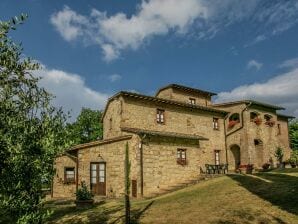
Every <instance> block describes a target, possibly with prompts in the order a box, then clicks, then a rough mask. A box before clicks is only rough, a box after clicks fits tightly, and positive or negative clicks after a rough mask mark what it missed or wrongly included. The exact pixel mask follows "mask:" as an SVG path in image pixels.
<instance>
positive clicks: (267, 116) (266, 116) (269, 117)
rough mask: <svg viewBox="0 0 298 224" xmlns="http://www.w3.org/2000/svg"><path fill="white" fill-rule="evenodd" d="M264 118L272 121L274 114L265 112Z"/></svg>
mask: <svg viewBox="0 0 298 224" xmlns="http://www.w3.org/2000/svg"><path fill="white" fill-rule="evenodd" d="M264 119H265V121H270V120H271V119H272V116H271V115H269V114H265V115H264Z"/></svg>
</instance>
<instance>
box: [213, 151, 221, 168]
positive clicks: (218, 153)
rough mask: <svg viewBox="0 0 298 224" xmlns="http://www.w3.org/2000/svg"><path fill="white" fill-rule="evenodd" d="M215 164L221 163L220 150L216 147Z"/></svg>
mask: <svg viewBox="0 0 298 224" xmlns="http://www.w3.org/2000/svg"><path fill="white" fill-rule="evenodd" d="M216 155H218V158H217V156H216ZM217 162H218V163H217ZM214 164H215V165H219V164H220V150H219V149H215V150H214Z"/></svg>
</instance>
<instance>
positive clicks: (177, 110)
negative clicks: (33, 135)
mask: <svg viewBox="0 0 298 224" xmlns="http://www.w3.org/2000/svg"><path fill="white" fill-rule="evenodd" d="M212 95H214V93H211V92H206V91H202V90H196V89H193V88H189V87H184V86H179V85H176V84H173V85H169V86H167V87H164V88H162V89H160V90H159V91H158V92H157V94H156V97H151V96H145V95H141V94H136V93H129V92H120V93H118V94H116V95H114V96H113V97H112V98H110V99H109V101H108V103H107V106H106V109H105V111H104V113H103V120H102V122H103V126H104V133H103V140H102V141H95V142H91V143H86V144H82V145H78V146H75V147H73V148H72V149H70V150H68V151H67V153H66V154H65V155H62V156H60V157H58V158H57V159H56V162H55V168H56V172H57V173H56V176H55V177H54V180H53V192H52V193H53V196H54V197H70V196H74V192H75V191H76V189H77V188H78V187H79V184H80V182H81V181H84V182H86V184H87V185H88V186H89V187H90V188H91V189H93V190H94V187H96V189H97V187H98V186H99V188H101V191H100V192H101V193H100V194H103V195H106V196H108V197H120V196H121V195H123V193H124V157H125V145H126V143H128V146H129V155H130V161H131V180H132V194H133V195H134V196H137V197H143V196H144V197H146V196H151V195H154V194H155V193H159V192H162V191H163V190H166V189H168V188H171V187H172V186H175V185H179V184H181V183H185V182H188V181H191V180H194V179H197V178H198V177H199V175H200V173H201V172H202V171H204V170H205V164H215V163H221V164H229V169H230V170H233V169H235V168H236V167H237V166H238V165H239V164H254V165H255V167H256V168H260V166H261V165H262V164H264V163H265V162H271V163H273V164H275V163H276V161H275V157H274V151H275V149H276V147H282V148H283V149H284V151H285V155H286V157H287V156H288V155H289V153H290V148H289V138H288V134H287V133H288V126H287V125H288V117H287V116H278V115H277V114H276V110H277V109H278V107H275V106H272V105H267V104H262V103H252V102H251V103H249V102H246V101H245V102H239V103H229V104H212V103H211V96H212ZM190 98H191V99H195V104H194V105H192V104H190V101H189V99H190ZM192 103H193V102H192ZM158 111H162V122H157V117H158V116H157V115H158V113H159V112H158ZM251 112H254V113H257V114H258V117H260V118H262V119H263V122H261V123H260V124H259V125H257V124H256V123H255V122H254V121H253V120H252V119H251ZM234 114H238V118H234V117H235V115H234ZM265 115H266V116H267V115H270V118H271V121H274V122H275V123H274V125H271V126H269V125H266V124H265V123H264V116H265ZM236 117H237V116H236ZM231 119H236V120H237V119H238V120H237V121H235V122H234V123H235V124H234V125H233V126H232V127H230V120H231ZM214 122H215V123H216V124H215V123H214ZM257 141H258V144H256V142H257ZM259 143H260V144H259ZM181 151H183V153H185V154H183V155H184V158H181V154H179V153H181ZM215 154H216V156H215ZM177 157H179V158H177ZM181 159H183V163H181ZM96 164H101V165H99V166H100V167H104V171H103V170H100V168H99V166H98V165H96ZM69 166H73V167H74V168H75V170H76V178H75V184H67V183H65V182H64V181H63V176H64V172H65V167H69ZM92 167H93V168H92ZM94 167H95V168H94ZM96 167H97V168H96ZM94 169H99V170H94ZM94 175H95V176H96V175H98V177H97V179H96V178H95V177H94V178H93V176H94ZM95 180H96V181H95ZM95 182H96V184H95ZM99 182H100V183H99ZM101 182H102V183H101ZM103 186H104V187H103Z"/></svg>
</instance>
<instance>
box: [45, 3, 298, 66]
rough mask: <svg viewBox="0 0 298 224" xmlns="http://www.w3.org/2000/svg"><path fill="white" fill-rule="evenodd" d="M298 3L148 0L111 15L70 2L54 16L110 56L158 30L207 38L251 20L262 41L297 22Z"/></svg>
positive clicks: (65, 32)
mask: <svg viewBox="0 0 298 224" xmlns="http://www.w3.org/2000/svg"><path fill="white" fill-rule="evenodd" d="M297 12H298V4H297V2H296V3H295V1H287V2H284V3H280V2H278V1H277V2H271V1H267V2H264V1H261V0H250V1H239V0H209V1H205V0H183V1H181V0H143V1H142V2H141V3H140V4H138V5H137V10H136V12H135V13H134V14H132V15H130V16H128V15H127V14H125V13H122V12H119V13H116V14H114V15H110V16H108V15H107V13H106V12H102V11H98V10H96V9H92V10H91V13H90V15H87V16H85V15H80V14H78V13H77V12H75V11H73V10H72V9H70V8H69V7H67V6H65V7H64V8H63V9H62V10H61V11H59V12H56V13H54V14H53V15H52V16H51V19H50V21H51V23H52V24H53V25H54V26H55V27H56V29H57V30H58V32H59V33H60V34H61V35H62V37H63V38H64V39H65V40H67V41H71V40H75V39H78V38H82V39H83V40H84V41H86V40H88V42H90V43H91V44H97V45H99V46H100V48H101V49H102V52H103V55H104V56H103V57H104V60H105V61H107V62H109V61H112V60H115V59H116V58H118V57H119V56H120V53H121V52H122V51H123V50H125V49H132V50H136V49H138V48H139V47H140V46H141V45H142V44H143V43H144V42H146V41H148V40H150V39H152V38H153V37H155V36H162V35H167V34H169V33H171V34H172V33H173V34H178V35H188V34H190V33H191V34H192V35H191V36H193V37H196V38H199V39H208V38H212V37H214V36H215V35H216V34H217V33H218V32H219V31H220V30H222V29H225V28H226V27H228V26H230V25H233V24H236V23H239V22H243V21H251V22H252V23H254V24H256V26H258V27H257V28H258V29H255V30H261V31H263V33H258V34H256V36H257V37H256V38H255V40H254V41H253V42H255V43H257V42H259V41H262V40H264V39H266V38H268V37H269V36H270V35H271V36H272V35H276V34H279V33H281V32H283V31H285V30H287V29H289V28H291V27H293V26H294V25H295V24H297V23H298V13H297Z"/></svg>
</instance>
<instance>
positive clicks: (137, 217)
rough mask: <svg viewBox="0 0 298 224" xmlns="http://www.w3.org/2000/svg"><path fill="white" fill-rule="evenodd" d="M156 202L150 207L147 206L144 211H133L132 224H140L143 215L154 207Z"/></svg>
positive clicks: (150, 204)
mask: <svg viewBox="0 0 298 224" xmlns="http://www.w3.org/2000/svg"><path fill="white" fill-rule="evenodd" d="M153 203H154V201H151V202H150V203H149V204H148V205H146V206H145V208H143V209H137V210H132V212H131V213H132V214H131V224H138V223H140V219H141V217H142V215H143V214H144V213H145V212H146V211H147V210H148V209H149V208H150V207H151V206H152V204H153Z"/></svg>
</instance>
